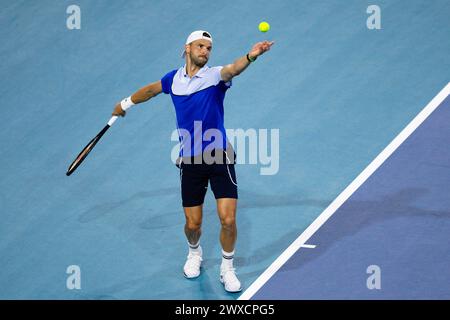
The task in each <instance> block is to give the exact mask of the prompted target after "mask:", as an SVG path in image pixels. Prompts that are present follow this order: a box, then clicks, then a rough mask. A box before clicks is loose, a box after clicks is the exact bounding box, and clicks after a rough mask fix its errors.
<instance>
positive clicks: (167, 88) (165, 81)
mask: <svg viewBox="0 0 450 320" xmlns="http://www.w3.org/2000/svg"><path fill="white" fill-rule="evenodd" d="M176 72H177V70H172V71H170V72H169V73H167V74H166V75H165V76H164V77H162V78H161V86H162V91H163V92H164V93H165V94H169V93H170V92H171V88H172V83H173V77H174V76H175V73H176Z"/></svg>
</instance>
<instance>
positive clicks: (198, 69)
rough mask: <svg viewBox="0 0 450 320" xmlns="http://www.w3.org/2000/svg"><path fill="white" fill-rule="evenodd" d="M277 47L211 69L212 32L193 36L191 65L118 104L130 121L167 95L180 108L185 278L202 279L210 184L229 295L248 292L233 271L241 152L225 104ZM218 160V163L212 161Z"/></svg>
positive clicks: (187, 50)
mask: <svg viewBox="0 0 450 320" xmlns="http://www.w3.org/2000/svg"><path fill="white" fill-rule="evenodd" d="M272 45H273V42H269V41H263V42H258V43H256V44H255V45H254V46H253V47H252V49H251V50H250V52H249V53H248V54H246V55H244V56H242V57H240V58H238V59H237V60H236V61H234V63H232V64H229V65H226V66H223V67H222V66H217V67H209V66H207V62H208V60H209V57H210V54H211V50H212V46H213V39H212V36H211V34H210V33H209V32H207V31H204V30H198V31H194V32H192V33H191V34H190V35H189V36H188V37H187V40H186V43H185V46H184V51H183V54H182V58H184V59H185V65H184V66H183V67H181V68H179V69H177V70H172V71H170V72H169V73H167V74H166V75H165V76H164V77H162V79H161V80H158V81H156V82H153V83H151V84H149V85H147V86H145V87H143V88H141V89H140V90H138V91H137V92H136V93H134V94H133V95H131V96H130V97H128V98H125V99H123V100H122V101H121V102H120V103H118V104H117V105H116V106H115V108H114V111H113V115H117V116H125V113H126V111H127V109H129V108H130V107H131V106H133V105H135V104H138V103H142V102H145V101H147V100H149V99H150V98H153V97H155V96H156V95H158V94H160V93H161V92H164V93H165V94H170V96H171V98H172V101H173V104H174V106H175V112H176V119H177V125H178V133H179V139H180V145H181V148H180V157H179V159H178V161H177V166H178V167H179V168H180V181H181V195H182V202H183V209H184V214H185V218H186V224H185V227H184V232H185V234H186V238H187V242H188V245H189V253H188V256H187V260H186V263H185V265H184V268H183V270H184V276H185V277H186V278H196V277H198V276H199V275H200V269H201V268H200V267H201V263H202V247H201V246H200V235H201V226H202V216H203V211H202V209H203V202H204V198H205V194H206V191H207V188H208V182H209V184H210V186H211V189H212V191H213V193H214V196H215V198H216V201H217V211H218V215H219V218H220V222H221V231H220V243H221V246H222V264H221V266H220V278H219V279H220V281H221V282H222V283H223V285H224V288H225V290H226V291H228V292H239V291H241V290H242V286H241V282H240V281H239V279H238V278H237V276H236V273H235V268H234V267H233V257H234V251H235V250H234V249H235V243H236V238H237V228H236V205H237V199H238V191H237V181H236V173H235V169H234V161H235V153H234V151H233V150H232V148H230V144H229V143H228V140H227V137H226V132H225V127H224V107H223V101H224V98H225V93H226V91H227V90H228V89H229V88H230V87H231V80H232V79H233V78H234V77H235V76H237V75H239V74H240V73H241V72H242V71H244V70H245V69H246V68H247V67H248V66H249V65H250V64H251V63H252V62H254V61H255V60H256V59H257V57H258V56H260V55H262V54H263V53H265V52H266V51H268V50H270V48H271V46H272ZM211 160H212V161H211Z"/></svg>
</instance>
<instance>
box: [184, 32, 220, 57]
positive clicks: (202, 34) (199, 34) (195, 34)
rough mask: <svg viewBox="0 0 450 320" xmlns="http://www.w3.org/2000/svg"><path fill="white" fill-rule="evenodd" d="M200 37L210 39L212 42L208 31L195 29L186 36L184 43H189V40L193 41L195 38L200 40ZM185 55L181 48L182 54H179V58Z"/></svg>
mask: <svg viewBox="0 0 450 320" xmlns="http://www.w3.org/2000/svg"><path fill="white" fill-rule="evenodd" d="M200 39H205V40H209V41H211V43H212V42H213V40H212V36H211V33H209V32H208V31H205V30H197V31H194V32H192V33H191V34H190V35H189V37H187V39H186V43H185V45H186V44H189V43H191V42H194V41H195V40H200ZM185 56H186V51H185V50H183V54H182V55H181V58H184V57H185Z"/></svg>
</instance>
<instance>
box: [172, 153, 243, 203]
mask: <svg viewBox="0 0 450 320" xmlns="http://www.w3.org/2000/svg"><path fill="white" fill-rule="evenodd" d="M222 152H223V151H222ZM223 154H224V160H223V161H221V162H219V163H212V164H207V163H205V161H195V160H194V159H193V158H190V161H186V158H185V160H182V159H181V161H179V163H178V164H177V166H178V167H179V168H180V180H181V197H182V200H183V207H194V206H199V205H201V204H203V202H204V200H205V195H206V191H208V182H209V184H210V185H211V189H212V191H213V193H214V197H215V198H216V199H220V198H233V199H237V198H238V192H237V181H236V172H235V170H234V163H235V159H236V155H235V154H234V153H233V154H232V156H233V159H229V158H228V157H227V155H226V154H225V153H223ZM198 162H200V163H198Z"/></svg>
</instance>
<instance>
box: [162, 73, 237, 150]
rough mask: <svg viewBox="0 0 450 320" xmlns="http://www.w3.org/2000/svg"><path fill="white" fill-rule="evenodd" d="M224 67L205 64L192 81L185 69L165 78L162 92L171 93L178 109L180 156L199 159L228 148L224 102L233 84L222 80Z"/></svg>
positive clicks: (176, 111) (176, 109)
mask: <svg viewBox="0 0 450 320" xmlns="http://www.w3.org/2000/svg"><path fill="white" fill-rule="evenodd" d="M222 68H223V67H221V66H219V67H212V68H210V67H208V66H206V65H205V66H204V67H203V68H201V69H200V70H199V71H198V72H197V73H196V74H195V75H194V76H193V77H192V78H190V77H189V75H188V74H187V73H186V66H184V67H182V68H180V69H178V70H173V71H171V72H169V73H167V74H166V75H165V76H164V77H163V78H162V79H161V84H162V91H163V92H164V93H166V94H170V96H171V97H172V101H173V104H174V106H175V113H176V118H177V127H178V136H179V139H180V143H181V148H180V156H184V157H186V156H197V155H199V154H201V153H202V152H203V151H205V150H210V149H211V148H217V149H226V146H227V137H226V132H225V127H224V111H223V100H224V98H225V92H226V91H227V90H228V89H229V88H230V87H231V81H229V82H227V83H225V82H224V81H223V80H222V78H221V76H220V70H222ZM210 129H212V130H210ZM205 133H206V134H205ZM189 139H190V143H188V142H189Z"/></svg>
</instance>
